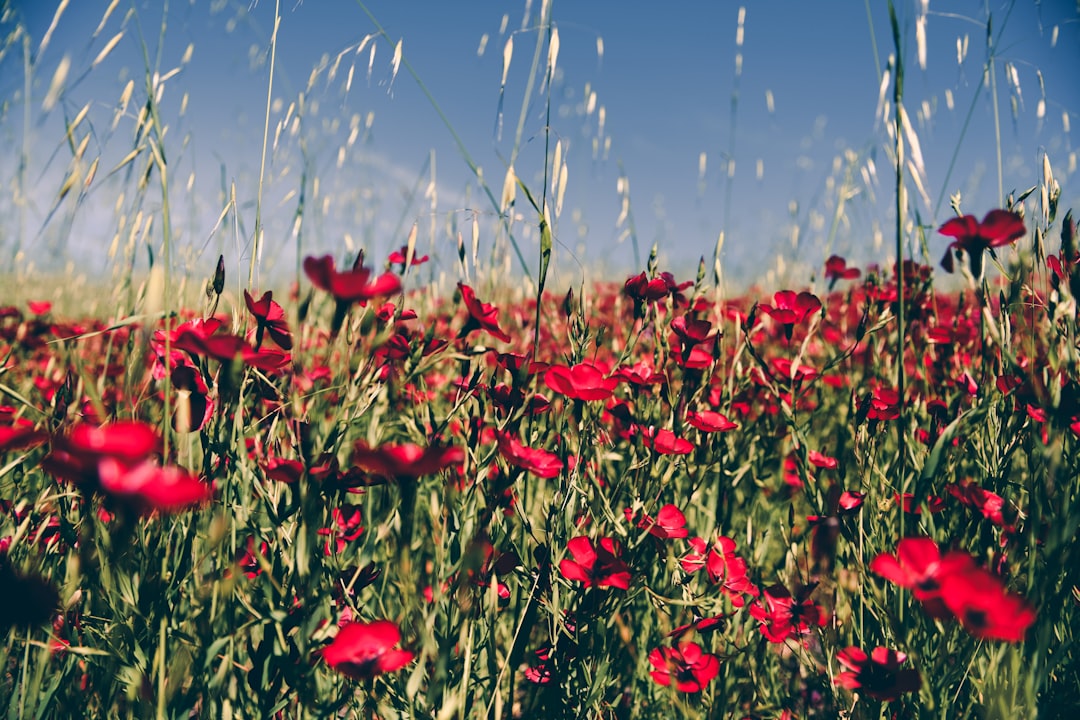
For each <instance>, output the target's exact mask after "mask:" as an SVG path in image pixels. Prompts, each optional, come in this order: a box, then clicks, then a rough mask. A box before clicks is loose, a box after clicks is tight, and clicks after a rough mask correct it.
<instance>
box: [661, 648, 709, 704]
mask: <svg viewBox="0 0 1080 720" xmlns="http://www.w3.org/2000/svg"><path fill="white" fill-rule="evenodd" d="M649 664H650V665H652V666H653V668H654V669H653V670H650V671H649V675H651V676H652V679H653V680H655V681H656V682H657V683H659V684H660V685H664V686H665V687H667V686H670V685H671V684H672V683H674V685H675V689H676V690H678V691H679V692H688V693H696V692H701V691H702V690H703V689H704V688H705V686H706V685H708V684H709V682H710V681H711V680H712V679H713V678H715V677H716V676H717V674H718V673H719V672H720V658H718V657H716V655H713V654H712V653H707V652H705V650H704V649H703V648H702V647H701V646H700V645H698V644H697V643H695V642H683V643H679V644H678V645H676V646H674V647H657V648H653V650H652V652H650V653H649Z"/></svg>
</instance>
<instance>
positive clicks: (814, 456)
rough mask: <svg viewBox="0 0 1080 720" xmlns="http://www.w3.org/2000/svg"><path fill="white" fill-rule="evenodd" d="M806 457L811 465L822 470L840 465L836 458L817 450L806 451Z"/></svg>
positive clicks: (832, 468) (833, 468)
mask: <svg viewBox="0 0 1080 720" xmlns="http://www.w3.org/2000/svg"><path fill="white" fill-rule="evenodd" d="M806 457H807V459H808V460H809V461H810V464H811V465H813V466H814V467H819V468H822V469H823V470H835V469H836V468H838V467H840V463H839V462H837V460H836V458H834V457H829V456H828V455H823V454H821V453H819V452H818V451H817V450H811V451H810V452H809V453H807V456H806Z"/></svg>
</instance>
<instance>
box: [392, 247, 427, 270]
mask: <svg viewBox="0 0 1080 720" xmlns="http://www.w3.org/2000/svg"><path fill="white" fill-rule="evenodd" d="M408 256H409V246H408V245H402V246H401V249H400V250H394V251H393V252H391V253H390V257H389V258H387V260H389V261H390V264H391V265H400V266H401V267H402V269H404V268H405V259H406V258H407V257H408ZM429 259H430V258H429V257H428V256H427V255H420V256H417V255H415V254H414V255H413V256H412V262H411V263H409V264H410V265H411V266H413V267H415V266H417V265H423V264H424V263H426V262H427V261H428V260H429Z"/></svg>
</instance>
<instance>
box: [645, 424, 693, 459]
mask: <svg viewBox="0 0 1080 720" xmlns="http://www.w3.org/2000/svg"><path fill="white" fill-rule="evenodd" d="M643 441H644V443H645V446H646V447H651V448H652V449H653V450H654V451H655V452H656V453H658V454H660V455H689V454H690V453H692V452H693V451H694V444H693V443H692V442H690V441H689V440H686V439H685V438H681V437H676V435H675V433H673V432H672V431H671V430H656V431H655V432H653V431H652V430H651V429H649V430H646V431H645V433H644V435H643Z"/></svg>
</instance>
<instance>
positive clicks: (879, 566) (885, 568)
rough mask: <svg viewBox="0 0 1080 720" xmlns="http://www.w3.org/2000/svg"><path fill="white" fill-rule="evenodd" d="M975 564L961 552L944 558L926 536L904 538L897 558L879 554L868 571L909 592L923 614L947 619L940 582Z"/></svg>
mask: <svg viewBox="0 0 1080 720" xmlns="http://www.w3.org/2000/svg"><path fill="white" fill-rule="evenodd" d="M974 565H975V561H974V560H973V559H972V558H971V556H970V555H968V554H967V553H963V552H950V553H946V554H945V555H944V556H943V555H942V554H941V551H940V550H939V549H938V545H937V543H936V542H934V541H933V540H931V539H930V538H927V537H910V538H904V539H903V540H901V541H900V542H899V543H898V544H897V546H896V555H889V554H888V553H881V554H880V555H878V556H877V557H875V558H874V559H873V560H872V561H871V562H870V570H871V571H872V572H874V573H876V574H878V575H880V576H882V577H883V578H885V579H886V580H889V581H891V582H893V583H895V584H896V585H899V586H900V587H902V588H907V589H909V590H911V594H912V595H914V596H915V599H916V600H919V601H921V602H922V603H923V607H924V608H925V609H926V612H927V613H929V614H930V615H931V616H932V617H935V618H944V617H947V616H948V610H947V608H946V607H945V604H944V602H943V601H942V600H941V582H942V579H943V578H944V577H945V576H946V575H948V574H949V573H958V572H963V571H965V570H967V569H968V568H970V567H974Z"/></svg>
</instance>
